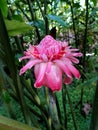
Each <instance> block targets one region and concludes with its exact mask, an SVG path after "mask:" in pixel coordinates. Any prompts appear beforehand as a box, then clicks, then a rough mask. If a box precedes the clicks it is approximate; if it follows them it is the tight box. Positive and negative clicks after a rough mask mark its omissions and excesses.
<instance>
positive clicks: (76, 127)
mask: <svg viewBox="0 0 98 130" xmlns="http://www.w3.org/2000/svg"><path fill="white" fill-rule="evenodd" d="M66 94H67V97H68V101H69V106H70V110H71V113H72V119H73V123H74V128H75V130H78V126H77V122H76V118H75V113H74V110H73V106H72V101H71V98H70V95H69V93H68V90H67V87H66Z"/></svg>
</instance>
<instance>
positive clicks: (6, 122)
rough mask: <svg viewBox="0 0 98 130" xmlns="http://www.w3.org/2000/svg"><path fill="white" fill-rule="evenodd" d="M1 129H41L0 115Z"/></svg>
mask: <svg viewBox="0 0 98 130" xmlns="http://www.w3.org/2000/svg"><path fill="white" fill-rule="evenodd" d="M0 130H39V129H37V128H34V127H31V126H28V125H25V124H23V123H20V122H18V121H15V120H12V119H9V118H6V117H3V116H0Z"/></svg>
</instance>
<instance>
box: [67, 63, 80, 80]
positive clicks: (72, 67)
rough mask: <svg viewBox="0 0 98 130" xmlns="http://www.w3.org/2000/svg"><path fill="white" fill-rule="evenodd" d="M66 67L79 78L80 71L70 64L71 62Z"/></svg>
mask: <svg viewBox="0 0 98 130" xmlns="http://www.w3.org/2000/svg"><path fill="white" fill-rule="evenodd" d="M68 69H69V70H70V71H71V73H72V74H73V75H74V76H75V77H76V78H77V79H79V78H80V73H79V71H78V70H77V69H76V68H75V67H74V66H73V65H72V64H68Z"/></svg>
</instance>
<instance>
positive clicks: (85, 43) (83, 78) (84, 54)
mask: <svg viewBox="0 0 98 130" xmlns="http://www.w3.org/2000/svg"><path fill="white" fill-rule="evenodd" d="M85 3H86V21H85V33H84V42H83V61H82V65H83V71H84V72H83V73H85V70H86V69H85V63H86V46H87V33H88V32H87V30H88V15H89V12H88V0H85ZM84 80H85V76H84V75H82V82H84ZM83 90H84V88H83V87H82V88H81V99H80V103H81V106H80V109H82V106H83Z"/></svg>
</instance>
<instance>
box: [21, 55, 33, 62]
mask: <svg viewBox="0 0 98 130" xmlns="http://www.w3.org/2000/svg"><path fill="white" fill-rule="evenodd" d="M30 58H31V56H23V57H21V58H19V61H22V60H25V59H30Z"/></svg>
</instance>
